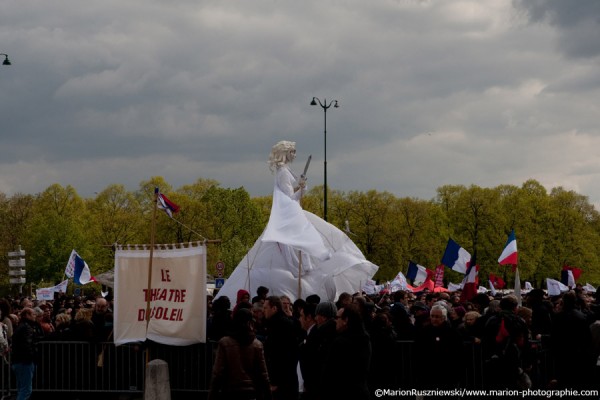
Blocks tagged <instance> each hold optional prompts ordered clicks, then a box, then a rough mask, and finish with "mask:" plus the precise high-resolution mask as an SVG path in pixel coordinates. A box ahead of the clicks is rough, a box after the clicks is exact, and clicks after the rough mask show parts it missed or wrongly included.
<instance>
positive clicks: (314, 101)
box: [310, 97, 339, 221]
mask: <svg viewBox="0 0 600 400" xmlns="http://www.w3.org/2000/svg"><path fill="white" fill-rule="evenodd" d="M323 100H324V101H323V102H322V103H321V100H320V99H319V98H318V97H313V98H312V101H311V102H310V105H311V106H316V105H317V102H318V104H319V105H320V106H321V108H322V109H323V115H324V129H323V139H324V142H323V143H324V146H323V149H324V151H323V155H324V157H323V159H324V161H323V219H324V220H325V221H327V110H328V109H329V107H331V106H332V105H333V108H339V105H338V101H337V100H332V101H330V102H329V104H327V99H323Z"/></svg>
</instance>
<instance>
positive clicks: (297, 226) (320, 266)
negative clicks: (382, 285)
mask: <svg viewBox="0 0 600 400" xmlns="http://www.w3.org/2000/svg"><path fill="white" fill-rule="evenodd" d="M296 186H298V178H297V177H296V176H295V175H294V174H293V173H292V171H291V170H290V169H289V167H288V166H287V165H284V166H282V167H280V168H278V169H277V172H276V174H275V185H274V187H275V188H274V190H273V205H272V207H271V215H270V217H269V222H268V224H267V227H266V228H265V230H264V231H263V233H262V235H261V236H260V237H259V238H258V240H257V241H256V242H255V243H254V246H253V247H252V248H251V249H250V251H249V252H248V254H246V256H245V257H244V258H243V259H242V261H241V262H240V263H239V264H238V266H237V267H236V268H235V270H234V271H233V273H232V274H231V276H230V277H229V278H228V279H227V280H226V282H225V284H224V286H223V287H222V288H221V289H220V290H219V293H218V294H217V297H221V296H227V297H229V299H230V300H232V301H233V300H235V298H236V295H237V291H238V290H239V289H245V290H247V291H248V292H250V294H251V296H254V295H255V293H256V289H257V288H258V287H259V286H265V287H267V288H269V295H275V296H281V295H287V296H288V297H290V298H291V299H292V300H294V299H297V298H298V297H302V298H306V297H307V296H309V295H311V294H317V295H319V296H320V297H321V301H326V300H328V301H335V300H336V299H337V297H338V296H339V294H340V293H342V292H348V293H355V292H358V291H360V289H361V287H362V285H364V284H365V283H366V282H367V280H369V279H371V278H372V277H373V275H375V273H376V272H377V269H378V267H377V266H376V265H374V264H373V263H371V262H369V261H367V260H366V259H365V257H364V255H363V254H362V252H361V251H360V250H359V249H358V247H357V246H356V245H355V244H354V243H353V242H352V240H350V238H349V237H348V236H347V235H346V234H345V233H344V232H342V231H341V230H339V229H338V228H336V227H335V226H333V225H331V224H330V223H328V222H326V221H324V220H323V219H321V218H319V217H317V216H316V215H314V214H312V213H310V212H308V211H305V210H303V209H302V207H301V206H300V203H299V200H300V196H301V192H300V191H297V192H294V187H296ZM299 284H300V286H301V293H300V296H298V295H299V293H298V292H299Z"/></svg>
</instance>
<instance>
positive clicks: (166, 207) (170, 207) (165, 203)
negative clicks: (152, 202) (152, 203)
mask: <svg viewBox="0 0 600 400" xmlns="http://www.w3.org/2000/svg"><path fill="white" fill-rule="evenodd" d="M154 192H155V193H156V194H157V196H156V197H157V203H158V208H160V209H161V210H163V211H164V212H166V213H167V215H168V216H169V217H171V218H173V214H175V213H177V212H178V211H179V206H178V205H177V204H175V203H173V202H172V201H171V200H169V199H168V198H167V196H165V195H164V194H162V193H160V192H159V191H158V188H155V189H154Z"/></svg>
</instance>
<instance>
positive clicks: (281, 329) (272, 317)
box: [263, 296, 298, 400]
mask: <svg viewBox="0 0 600 400" xmlns="http://www.w3.org/2000/svg"><path fill="white" fill-rule="evenodd" d="M263 311H264V314H265V319H266V329H267V337H266V339H265V342H264V348H265V359H266V361H267V369H268V371H269V378H270V380H271V385H272V390H273V398H274V399H275V400H278V399H282V400H289V399H297V398H298V373H297V372H296V369H297V366H298V337H297V333H298V330H297V328H296V327H295V326H294V323H293V321H292V320H291V319H290V318H289V317H287V316H286V315H285V314H284V312H283V307H282V304H281V298H280V297H278V296H269V297H267V299H266V300H265V304H264V306H263Z"/></svg>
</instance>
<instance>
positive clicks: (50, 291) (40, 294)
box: [35, 279, 69, 300]
mask: <svg viewBox="0 0 600 400" xmlns="http://www.w3.org/2000/svg"><path fill="white" fill-rule="evenodd" d="M68 283H69V280H68V279H66V280H64V281H62V282H61V283H59V284H58V285H56V286H52V287H49V288H40V289H36V290H35V298H36V299H37V300H54V293H56V292H62V293H67V284H68Z"/></svg>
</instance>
